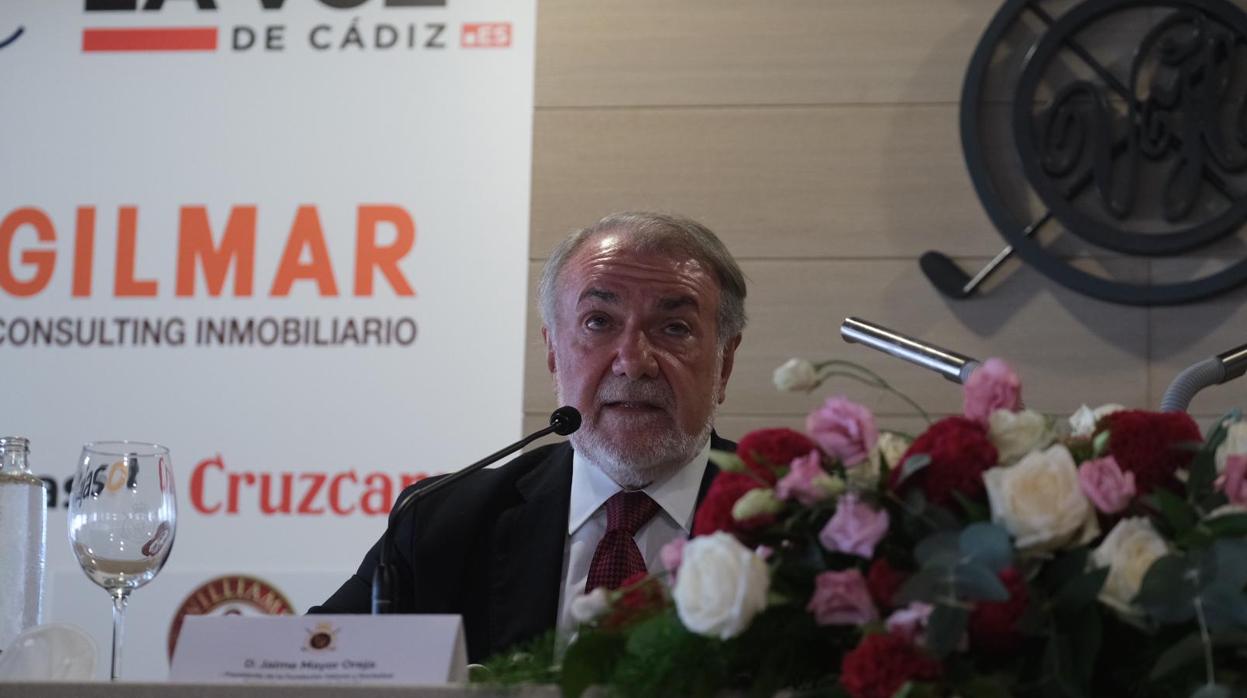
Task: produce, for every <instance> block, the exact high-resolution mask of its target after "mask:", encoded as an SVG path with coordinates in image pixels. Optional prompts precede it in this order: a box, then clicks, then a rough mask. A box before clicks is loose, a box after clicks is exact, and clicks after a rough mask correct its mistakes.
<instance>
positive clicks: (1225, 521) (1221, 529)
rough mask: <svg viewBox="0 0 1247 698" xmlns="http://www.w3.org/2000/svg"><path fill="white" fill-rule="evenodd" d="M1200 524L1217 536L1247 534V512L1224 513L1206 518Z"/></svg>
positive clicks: (1229, 536)
mask: <svg viewBox="0 0 1247 698" xmlns="http://www.w3.org/2000/svg"><path fill="white" fill-rule="evenodd" d="M1200 525H1201V526H1203V527H1204V528H1206V529H1208V532H1209V533H1210V534H1212V535H1213V536H1216V537H1217V538H1231V537H1233V538H1238V537H1242V536H1247V514H1222V515H1221V516H1214V517H1212V518H1210V519H1204V521H1203V523H1201V524H1200Z"/></svg>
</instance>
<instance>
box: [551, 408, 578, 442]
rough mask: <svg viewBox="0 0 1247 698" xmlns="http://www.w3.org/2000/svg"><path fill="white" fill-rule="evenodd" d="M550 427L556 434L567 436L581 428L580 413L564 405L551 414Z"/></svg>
mask: <svg viewBox="0 0 1247 698" xmlns="http://www.w3.org/2000/svg"><path fill="white" fill-rule="evenodd" d="M550 426H552V427H554V433H555V434H558V435H559V436H567V435H568V434H570V433H572V432H574V431H576V430H577V429H579V428H580V412H579V411H577V410H576V408H575V407H572V406H571V405H563V406H562V407H560V408H558V409H557V410H555V411H554V412H553V413H551V414H550Z"/></svg>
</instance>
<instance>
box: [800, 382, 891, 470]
mask: <svg viewBox="0 0 1247 698" xmlns="http://www.w3.org/2000/svg"><path fill="white" fill-rule="evenodd" d="M805 430H806V431H808V432H810V436H811V437H812V438H813V439H814V440H815V441H817V442H818V445H819V446H821V447H822V449H823V450H824V451H826V452H827V453H828V454H829V455H832V456H835V457H836V458H838V459H840V462H841V463H843V464H844V465H845V467H848V466H853V465H857V464H858V463H861V462H862V461H864V460H866V457H867V456H868V455H870V449H871V448H872V447H874V445H875V442H876V441H878V440H879V429H878V428H877V427H875V416H874V415H873V414H871V412H870V410H868V409H866V408H865V407H863V406H861V405H859V404H857V403H856V402H853V401H851V400H849V399H848V398H845V397H843V396H840V395H837V396H835V397H830V398H827V402H825V403H823V406H822V407H820V408H818V409H816V410H814V411H813V412H811V413H810V415H809V416H808V417H806V418H805Z"/></svg>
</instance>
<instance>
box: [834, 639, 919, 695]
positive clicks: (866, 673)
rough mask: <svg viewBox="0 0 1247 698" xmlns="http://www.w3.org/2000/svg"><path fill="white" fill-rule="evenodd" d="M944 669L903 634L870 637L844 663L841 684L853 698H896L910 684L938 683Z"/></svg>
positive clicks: (841, 670) (841, 668)
mask: <svg viewBox="0 0 1247 698" xmlns="http://www.w3.org/2000/svg"><path fill="white" fill-rule="evenodd" d="M941 674H943V669H942V667H941V666H940V663H939V662H938V661H936V660H935V659H934V658H933V657H931V656H930V655H928V654H927V653H926V652H924V651H922V650H921V649H919V648H918V647H915V646H914V645H913V644H912V643H911V642H910V641H909V640H906V639H905V638H903V637H901V636H899V635H892V634H887V635H868V636H867V637H865V638H864V639H863V640H862V643H861V644H860V645H858V646H857V647H855V648H854V649H853V651H852V652H849V653H848V654H846V655H844V660H843V661H842V662H841V664H840V685H842V686H844V688H845V690H847V691H848V692H849V695H851V696H853V698H892V696H893V695H895V694H896V692H897V690H899V689H900V687H901V686H904V685H905V683H906V682H908V681H934V680H936V679H938V678H940V675H941Z"/></svg>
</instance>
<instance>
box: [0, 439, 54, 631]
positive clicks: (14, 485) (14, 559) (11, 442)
mask: <svg viewBox="0 0 1247 698" xmlns="http://www.w3.org/2000/svg"><path fill="white" fill-rule="evenodd" d="M29 455H30V442H29V441H28V440H26V439H24V438H22V437H20V436H0V651H3V650H4V649H5V648H7V647H8V646H9V645H10V644H11V643H12V642H13V640H14V638H16V637H17V635H18V633H20V632H22V631H23V630H25V629H27V628H30V627H33V626H36V625H39V624H40V623H41V622H43V579H44V572H45V568H46V566H47V558H46V552H47V521H48V500H47V495H46V494H44V489H43V481H42V480H40V479H39V478H38V477H35V475H34V473H32V472H30V465H29V464H28V463H27V457H28V456H29Z"/></svg>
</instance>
